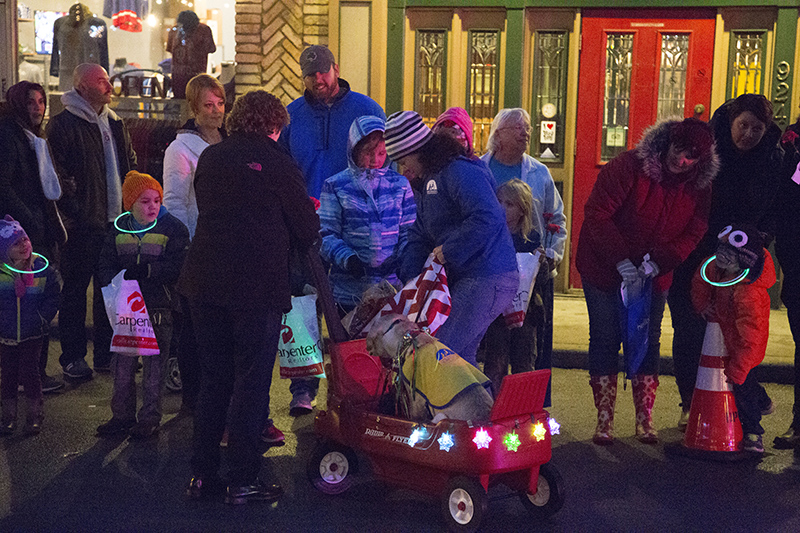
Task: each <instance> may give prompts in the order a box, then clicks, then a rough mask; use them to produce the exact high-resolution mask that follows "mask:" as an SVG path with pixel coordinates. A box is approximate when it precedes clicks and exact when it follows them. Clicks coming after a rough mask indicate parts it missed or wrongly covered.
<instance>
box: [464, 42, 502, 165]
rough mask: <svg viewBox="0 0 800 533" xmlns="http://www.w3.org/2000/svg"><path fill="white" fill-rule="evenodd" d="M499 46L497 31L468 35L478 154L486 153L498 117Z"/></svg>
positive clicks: (469, 96)
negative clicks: (492, 127) (491, 129)
mask: <svg viewBox="0 0 800 533" xmlns="http://www.w3.org/2000/svg"><path fill="white" fill-rule="evenodd" d="M499 43H500V32H499V31H498V30H474V31H470V32H469V55H468V61H469V63H468V64H467V67H468V68H467V72H468V76H469V77H468V79H467V105H468V106H469V109H467V111H469V114H470V117H472V122H473V147H474V149H475V152H476V153H478V154H482V153H484V152H486V143H487V141H488V140H489V130H490V128H491V126H492V120H493V119H494V116H495V115H496V114H497V93H498V92H499V79H498V62H499V59H500V46H499Z"/></svg>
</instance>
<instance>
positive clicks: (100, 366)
mask: <svg viewBox="0 0 800 533" xmlns="http://www.w3.org/2000/svg"><path fill="white" fill-rule="evenodd" d="M94 371H95V372H102V373H103V374H108V373H110V372H111V362H110V361H109V362H108V363H97V362H95V363H94Z"/></svg>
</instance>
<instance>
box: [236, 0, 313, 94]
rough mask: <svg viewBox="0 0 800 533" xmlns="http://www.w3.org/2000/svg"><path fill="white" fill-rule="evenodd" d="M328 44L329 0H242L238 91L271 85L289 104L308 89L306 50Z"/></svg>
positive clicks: (238, 27)
mask: <svg viewBox="0 0 800 533" xmlns="http://www.w3.org/2000/svg"><path fill="white" fill-rule="evenodd" d="M311 44H324V45H327V44H328V0H305V1H304V0H237V2H236V94H237V95H240V94H244V93H245V92H247V91H250V90H253V89H259V88H261V89H265V90H267V91H269V92H271V93H273V94H274V95H275V96H277V97H278V98H280V99H281V101H282V102H283V103H284V104H288V103H289V102H291V101H292V100H294V99H295V98H298V97H299V96H301V95H302V94H303V81H302V79H301V74H300V53H301V52H302V51H303V48H305V47H306V46H308V45H311Z"/></svg>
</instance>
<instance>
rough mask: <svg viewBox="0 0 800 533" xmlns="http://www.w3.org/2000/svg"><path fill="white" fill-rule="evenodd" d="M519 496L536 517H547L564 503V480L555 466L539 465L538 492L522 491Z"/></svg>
mask: <svg viewBox="0 0 800 533" xmlns="http://www.w3.org/2000/svg"><path fill="white" fill-rule="evenodd" d="M519 497H520V499H521V500H522V504H523V505H524V506H525V507H526V508H527V509H528V512H529V513H531V514H532V515H533V516H535V517H536V518H547V517H549V516H551V515H553V514H555V513H556V512H557V511H558V510H559V509H561V506H562V505H564V480H563V479H562V478H561V474H559V473H558V470H556V467H555V466H553V465H551V464H550V463H546V464H543V465H542V466H540V467H539V481H538V483H537V485H536V494H530V493H529V492H528V491H522V492H521V493H520V495H519Z"/></svg>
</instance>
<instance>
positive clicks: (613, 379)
mask: <svg viewBox="0 0 800 533" xmlns="http://www.w3.org/2000/svg"><path fill="white" fill-rule="evenodd" d="M589 384H590V385H591V386H592V394H593V395H594V405H595V407H597V428H596V429H595V430H594V437H592V441H593V442H594V443H595V444H599V445H601V446H608V445H609V444H612V443H613V442H614V404H615V403H616V401H617V375H616V374H609V375H607V376H590V377H589Z"/></svg>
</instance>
